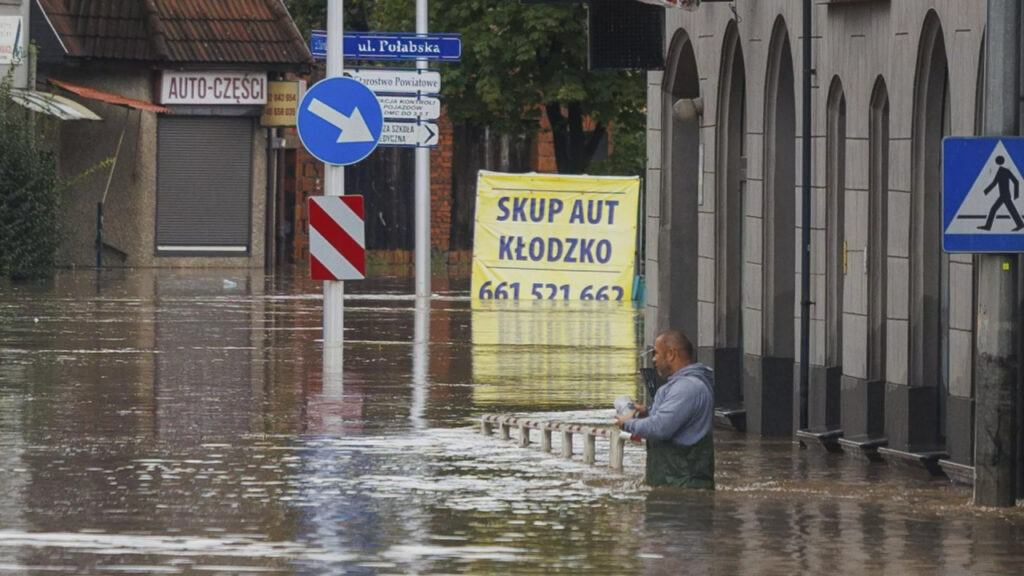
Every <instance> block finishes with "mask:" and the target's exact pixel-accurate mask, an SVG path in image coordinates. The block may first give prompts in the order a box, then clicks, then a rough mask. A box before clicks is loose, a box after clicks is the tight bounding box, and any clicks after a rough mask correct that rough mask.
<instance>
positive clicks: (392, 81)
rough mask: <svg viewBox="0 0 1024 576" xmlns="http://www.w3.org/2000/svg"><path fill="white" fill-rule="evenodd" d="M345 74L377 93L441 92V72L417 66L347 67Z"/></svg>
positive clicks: (432, 93)
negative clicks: (420, 68)
mask: <svg viewBox="0 0 1024 576" xmlns="http://www.w3.org/2000/svg"><path fill="white" fill-rule="evenodd" d="M345 76H348V77H350V78H355V79H356V80H359V81H360V82H362V83H363V85H365V86H366V87H367V88H369V89H370V90H373V91H374V92H375V93H377V94H430V95H434V94H440V93H441V72H439V71H437V70H418V69H416V68H346V69H345Z"/></svg>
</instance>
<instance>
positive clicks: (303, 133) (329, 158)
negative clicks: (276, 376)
mask: <svg viewBox="0 0 1024 576" xmlns="http://www.w3.org/2000/svg"><path fill="white" fill-rule="evenodd" d="M344 32H345V22H344V1H343V0H330V1H328V2H327V32H326V33H325V34H324V37H323V49H324V56H326V58H327V77H326V78H325V79H324V80H322V81H320V82H317V84H316V85H315V86H313V87H312V88H310V89H309V91H308V92H306V96H305V97H304V98H303V99H302V102H301V103H300V104H299V111H298V115H297V117H296V125H297V127H298V131H299V138H300V139H301V140H302V143H303V145H304V146H305V147H306V149H307V150H308V151H309V152H310V154H312V155H313V156H315V157H316V158H318V159H319V160H321V161H323V162H324V164H325V167H324V184H325V186H324V191H325V193H326V195H327V196H328V197H339V196H342V195H344V193H345V169H344V166H345V165H347V164H354V163H356V162H358V161H360V160H362V159H363V158H365V157H366V156H368V155H369V154H370V152H372V151H373V150H374V148H376V146H377V142H378V140H379V139H380V135H381V132H382V130H383V124H384V116H383V112H382V111H381V107H380V102H378V101H377V97H376V96H375V95H374V93H373V91H371V90H370V89H369V88H366V87H365V86H363V85H362V84H360V83H359V82H357V81H356V80H353V79H351V78H344V77H343V76H344V72H345V59H344V50H343V44H344ZM325 206H326V207H334V208H337V210H336V212H337V213H338V214H341V213H343V212H344V211H345V206H347V203H344V202H343V203H341V204H338V203H337V201H336V200H335V201H333V202H328V203H326V204H325ZM339 206H340V208H339ZM321 208H322V207H321V206H319V205H314V204H310V211H311V213H312V212H313V211H314V210H319V212H317V214H318V220H319V221H320V223H321V224H323V226H324V228H321V229H320V230H319V231H317V230H312V229H311V230H310V237H311V238H314V237H315V235H314V233H317V234H320V238H321V239H322V240H323V241H322V242H321V241H318V242H317V247H316V249H317V250H318V254H319V255H320V257H322V258H325V259H332V258H334V259H333V260H332V261H331V264H328V263H326V262H324V261H322V260H319V263H320V265H321V269H318V268H315V267H314V268H313V270H312V272H313V276H314V279H315V278H317V277H318V273H319V276H322V277H324V278H334V279H326V280H324V320H323V323H324V324H323V330H324V332H323V334H324V338H323V342H324V343H323V352H324V357H323V375H324V380H323V382H324V393H325V394H328V393H329V390H330V393H332V394H334V395H340V392H341V390H340V388H341V374H342V366H343V347H344V318H345V309H344V306H345V283H344V281H343V278H348V277H350V276H351V274H350V273H348V272H350V271H348V272H346V270H347V269H345V268H344V267H343V266H342V264H340V263H339V259H340V260H345V259H344V258H340V257H338V254H340V253H341V252H340V251H338V252H334V253H332V252H331V250H329V249H328V247H331V246H333V247H337V246H335V245H334V243H332V242H330V240H329V239H328V238H326V237H325V234H326V235H327V236H330V235H331V233H330V232H325V231H326V230H332V226H331V224H330V221H331V220H332V219H331V218H328V217H327V216H326V214H329V213H330V211H329V210H326V209H321ZM350 211H351V210H350ZM361 211H362V202H361V199H360V202H359V212H360V214H359V224H360V231H361V230H362V228H361V224H362V220H361V218H362V214H361ZM349 220H351V218H349ZM342 236H344V235H343V234H337V235H335V239H336V240H337V241H338V242H340V243H341V244H339V245H342V246H343V245H346V243H348V244H349V247H351V246H350V244H351V243H350V242H348V241H346V240H345V239H344V238H342ZM348 240H352V238H351V237H349V238H348ZM360 240H361V239H360ZM311 247H312V246H311ZM349 264H351V262H349ZM331 265H334V266H335V270H334V271H332V272H331V273H328V272H326V271H325V270H324V268H329V267H330V266H331ZM338 270H342V272H340V273H336V272H337V271H338ZM363 273H365V268H364V270H363Z"/></svg>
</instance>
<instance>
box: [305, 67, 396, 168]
mask: <svg viewBox="0 0 1024 576" xmlns="http://www.w3.org/2000/svg"><path fill="white" fill-rule="evenodd" d="M383 124H384V115H383V113H382V112H381V108H380V102H378V101H377V96H376V95H374V93H373V92H372V91H371V90H370V89H369V88H367V87H366V86H363V85H362V84H360V83H359V82H356V81H355V80H353V79H351V78H343V77H334V78H325V79H323V80H321V81H319V82H317V83H316V84H315V85H314V86H313V87H312V88H310V89H309V91H308V92H306V96H305V97H304V98H303V99H302V102H301V103H300V104H299V113H298V117H297V118H296V125H297V126H298V130H299V138H300V139H301V140H302V144H303V145H304V146H305V147H306V150H308V151H309V153H310V154H312V155H313V156H315V157H316V158H317V159H318V160H320V161H322V162H324V163H326V164H333V165H337V166H345V165H348V164H355V163H356V162H359V161H360V160H362V159H363V158H366V157H367V156H369V155H370V152H373V150H374V148H376V147H377V142H378V141H379V140H380V138H381V132H382V126H383Z"/></svg>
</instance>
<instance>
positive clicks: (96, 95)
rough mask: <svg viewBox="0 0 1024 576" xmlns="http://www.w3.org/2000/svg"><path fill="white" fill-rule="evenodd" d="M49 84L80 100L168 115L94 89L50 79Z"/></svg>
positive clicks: (160, 109)
mask: <svg viewBox="0 0 1024 576" xmlns="http://www.w3.org/2000/svg"><path fill="white" fill-rule="evenodd" d="M50 84H53V85H54V86H60V87H61V88H63V89H65V90H67V91H68V92H73V93H75V94H78V95H79V96H81V97H82V98H88V99H90V100H98V101H100V102H106V103H107V104H116V105H118V106H127V107H129V108H135V109H137V110H146V111H148V112H154V113H156V114H170V113H171V110H170V109H169V108H164V107H163V106H158V105H156V104H151V103H149V102H143V101H142V100H134V99H132V98H125V97H124V96H119V95H117V94H111V93H110V92H104V91H102V90H97V89H95V88H88V87H86V86H78V85H76V84H70V83H68V82H62V81H60V80H56V79H54V78H50Z"/></svg>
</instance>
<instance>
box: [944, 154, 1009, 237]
mask: <svg viewBox="0 0 1024 576" xmlns="http://www.w3.org/2000/svg"><path fill="white" fill-rule="evenodd" d="M1020 167H1024V138H946V139H944V140H943V141H942V184H943V186H942V247H943V249H944V250H945V251H946V252H996V253H1009V252H1024V216H1022V214H1021V212H1022V210H1021V207H1022V206H1024V199H1022V198H1021V193H1022V192H1024V190H1022V188H1024V175H1022V174H1021V170H1020Z"/></svg>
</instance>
